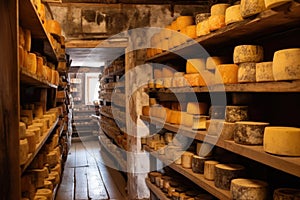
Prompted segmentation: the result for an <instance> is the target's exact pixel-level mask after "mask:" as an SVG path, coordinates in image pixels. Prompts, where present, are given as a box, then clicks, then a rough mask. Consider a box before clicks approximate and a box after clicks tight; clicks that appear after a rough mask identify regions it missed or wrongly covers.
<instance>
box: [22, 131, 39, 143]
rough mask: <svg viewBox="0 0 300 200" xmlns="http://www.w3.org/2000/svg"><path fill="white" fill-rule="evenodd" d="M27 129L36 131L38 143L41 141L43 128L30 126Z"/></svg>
mask: <svg viewBox="0 0 300 200" xmlns="http://www.w3.org/2000/svg"><path fill="white" fill-rule="evenodd" d="M26 131H29V132H34V134H35V138H36V143H39V142H40V137H41V135H42V130H41V129H40V128H39V127H31V128H28V129H27V130H26Z"/></svg>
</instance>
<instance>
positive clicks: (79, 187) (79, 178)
mask: <svg viewBox="0 0 300 200" xmlns="http://www.w3.org/2000/svg"><path fill="white" fill-rule="evenodd" d="M76 154H77V153H76ZM75 199H76V200H79V199H82V200H84V199H86V200H87V199H89V197H88V183H87V167H79V166H76V168H75Z"/></svg>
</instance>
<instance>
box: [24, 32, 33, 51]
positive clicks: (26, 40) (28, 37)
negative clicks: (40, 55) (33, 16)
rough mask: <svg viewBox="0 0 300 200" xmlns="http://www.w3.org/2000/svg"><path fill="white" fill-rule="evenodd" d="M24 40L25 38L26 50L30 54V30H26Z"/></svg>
mask: <svg viewBox="0 0 300 200" xmlns="http://www.w3.org/2000/svg"><path fill="white" fill-rule="evenodd" d="M24 38H25V46H24V47H25V50H26V51H27V52H30V50H31V31H30V30H28V29H25V30H24Z"/></svg>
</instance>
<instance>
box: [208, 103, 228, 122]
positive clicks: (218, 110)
mask: <svg viewBox="0 0 300 200" xmlns="http://www.w3.org/2000/svg"><path fill="white" fill-rule="evenodd" d="M225 110H226V107H225V106H215V105H212V106H211V107H210V108H209V116H210V118H211V119H225Z"/></svg>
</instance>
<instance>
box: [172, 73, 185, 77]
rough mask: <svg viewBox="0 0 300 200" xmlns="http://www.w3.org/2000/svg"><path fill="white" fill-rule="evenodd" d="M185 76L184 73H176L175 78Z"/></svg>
mask: <svg viewBox="0 0 300 200" xmlns="http://www.w3.org/2000/svg"><path fill="white" fill-rule="evenodd" d="M183 76H184V72H175V73H174V77H183Z"/></svg>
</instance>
